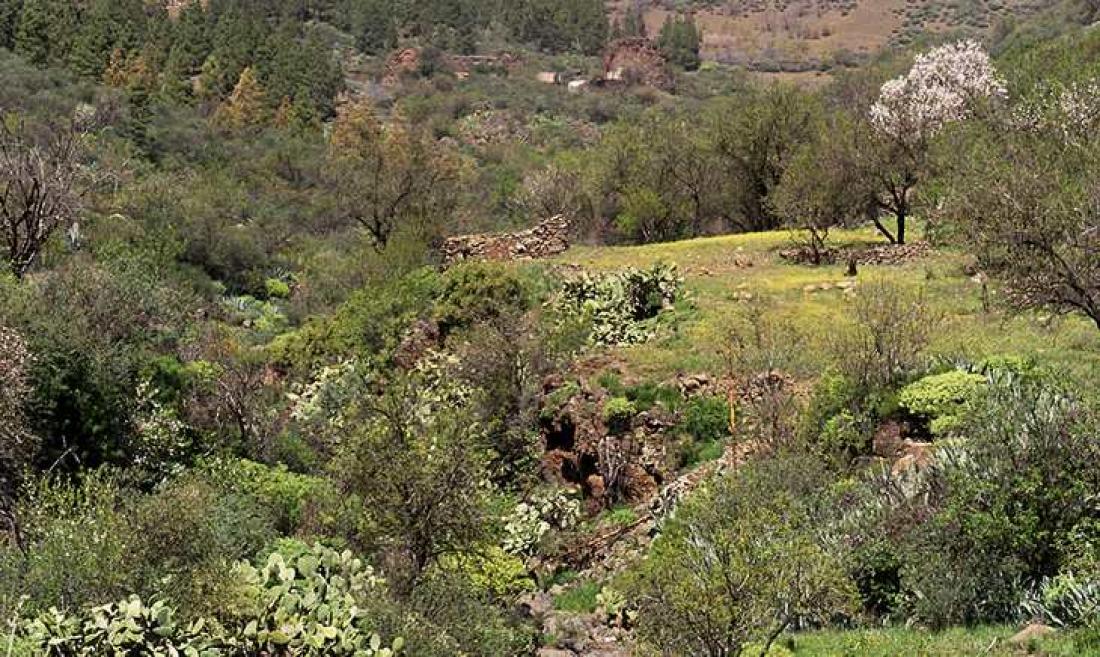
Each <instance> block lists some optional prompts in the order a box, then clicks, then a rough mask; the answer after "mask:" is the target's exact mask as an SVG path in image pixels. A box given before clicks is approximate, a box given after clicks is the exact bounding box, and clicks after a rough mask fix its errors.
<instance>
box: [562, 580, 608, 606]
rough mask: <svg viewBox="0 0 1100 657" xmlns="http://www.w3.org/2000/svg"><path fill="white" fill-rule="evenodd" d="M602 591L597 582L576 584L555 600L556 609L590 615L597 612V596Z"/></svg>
mask: <svg viewBox="0 0 1100 657" xmlns="http://www.w3.org/2000/svg"><path fill="white" fill-rule="evenodd" d="M600 589H601V587H600V585H599V584H598V583H597V582H580V583H578V584H574V585H573V586H571V587H570V588H568V589H566V590H565V591H564V592H563V593H562V594H561V595H559V596H557V597H556V598H554V609H557V610H558V611H571V612H573V613H577V614H590V613H592V612H594V611H596V608H597V607H598V604H597V602H596V596H598V595H599V594H600Z"/></svg>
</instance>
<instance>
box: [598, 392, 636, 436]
mask: <svg viewBox="0 0 1100 657" xmlns="http://www.w3.org/2000/svg"><path fill="white" fill-rule="evenodd" d="M637 414H638V410H637V409H636V408H634V403H633V402H631V401H630V400H629V399H627V398H625V397H612V398H611V399H608V400H607V401H606V402H604V406H603V423H604V425H605V426H606V427H607V430H608V431H610V432H611V433H623V432H624V431H628V430H629V429H630V423H631V421H632V420H633V419H634V416H635V415H637Z"/></svg>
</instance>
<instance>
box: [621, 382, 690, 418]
mask: <svg viewBox="0 0 1100 657" xmlns="http://www.w3.org/2000/svg"><path fill="white" fill-rule="evenodd" d="M625 396H626V398H627V399H629V400H630V401H632V402H634V406H635V407H636V408H637V409H638V410H639V411H648V410H649V409H651V408H653V407H654V406H657V405H661V406H663V407H664V408H665V409H667V410H670V411H675V410H676V409H677V408H679V407H680V404H681V402H683V395H682V394H680V391H679V390H678V389H677V388H675V387H673V386H666V385H661V384H659V383H653V382H648V381H647V382H645V383H640V384H638V385H634V386H630V387H629V388H627V389H626V391H625Z"/></svg>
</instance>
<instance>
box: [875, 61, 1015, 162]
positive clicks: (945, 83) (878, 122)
mask: <svg viewBox="0 0 1100 657" xmlns="http://www.w3.org/2000/svg"><path fill="white" fill-rule="evenodd" d="M1006 95H1007V91H1006V88H1005V82H1004V80H1003V79H1002V78H1001V77H1000V76H998V75H997V71H996V70H995V69H994V68H993V63H992V62H991V61H990V59H989V55H988V53H986V52H985V50H983V49H982V47H981V45H980V44H978V43H977V42H976V41H959V42H958V43H953V44H948V45H944V46H940V47H938V48H933V49H932V50H930V51H928V52H927V53H924V54H922V55H917V58H916V59H915V60H914V62H913V67H912V68H911V69H909V73H907V74H906V75H903V76H902V77H899V78H895V79H893V80H890V81H888V82H886V84H884V85H882V89H881V91H880V92H879V97H878V100H877V101H876V102H875V104H874V105H872V106H871V122H872V123H873V124H874V125H875V127H876V128H877V129H878V130H881V131H882V132H884V133H886V134H887V135H889V136H890V137H892V138H894V139H897V140H899V141H904V142H907V143H910V144H914V143H918V142H921V141H924V140H927V139H929V138H930V137H932V136H933V135H935V133H936V132H938V131H939V130H940V129H941V128H943V126H945V125H947V124H948V123H950V122H952V121H961V120H963V119H965V118H967V117H969V116H970V115H971V113H972V112H973V110H974V107H975V104H976V103H977V102H978V101H980V100H982V99H987V98H1004V97H1005V96H1006Z"/></svg>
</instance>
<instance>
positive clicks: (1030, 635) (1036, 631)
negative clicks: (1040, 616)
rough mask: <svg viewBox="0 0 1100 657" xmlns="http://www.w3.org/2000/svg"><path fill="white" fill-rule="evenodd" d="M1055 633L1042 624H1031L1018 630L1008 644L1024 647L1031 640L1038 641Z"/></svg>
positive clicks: (1051, 628) (1052, 629)
mask: <svg viewBox="0 0 1100 657" xmlns="http://www.w3.org/2000/svg"><path fill="white" fill-rule="evenodd" d="M1055 632H1057V630H1055V629H1054V628H1053V627H1051V626H1049V625H1043V624H1042V623H1032V624H1030V625H1028V626H1027V627H1025V628H1024V629H1022V630H1020V631H1019V632H1017V633H1016V634H1013V635H1012V637H1011V638H1010V639H1009V640H1008V642H1009V643H1011V644H1014V645H1025V644H1027V643H1029V642H1030V641H1031V640H1032V639H1039V638H1042V637H1044V636H1047V635H1048V634H1053V633H1055Z"/></svg>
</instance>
